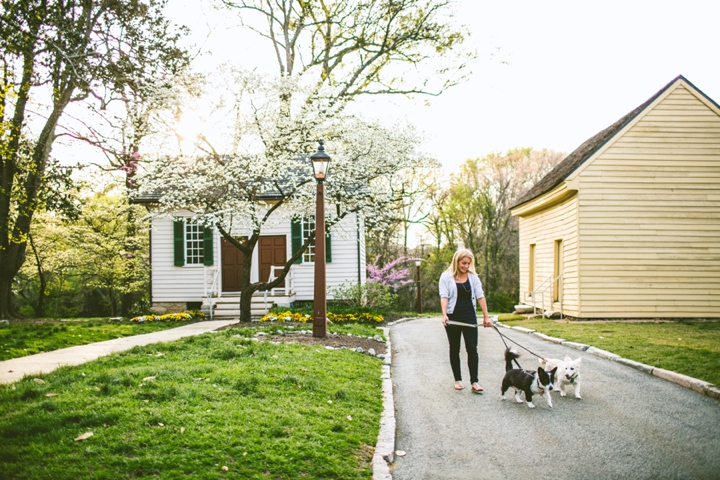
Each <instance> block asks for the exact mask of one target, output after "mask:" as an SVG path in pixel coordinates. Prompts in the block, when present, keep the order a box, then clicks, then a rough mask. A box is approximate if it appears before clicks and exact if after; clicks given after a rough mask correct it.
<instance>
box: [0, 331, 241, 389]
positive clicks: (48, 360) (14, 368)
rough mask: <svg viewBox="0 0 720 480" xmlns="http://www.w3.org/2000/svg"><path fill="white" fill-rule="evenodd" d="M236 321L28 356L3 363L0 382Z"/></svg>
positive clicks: (0, 364) (181, 336) (188, 335)
mask: <svg viewBox="0 0 720 480" xmlns="http://www.w3.org/2000/svg"><path fill="white" fill-rule="evenodd" d="M237 322H238V321H237V320H213V321H208V322H198V323H192V324H190V325H184V326H182V327H178V328H171V329H168V330H163V331H161V332H153V333H146V334H144V335H134V336H132V337H124V338H117V339H115V340H108V341H105V342H98V343H91V344H88V345H78V346H75V347H70V348H63V349H60V350H55V351H52V352H45V353H38V354H37V355H29V356H27V357H20V358H13V359H11V360H6V361H4V362H0V383H12V382H16V381H18V380H20V379H22V378H23V377H24V376H25V375H38V374H41V373H50V372H52V371H53V370H55V369H56V368H58V367H62V366H65V365H80V364H82V363H85V362H89V361H91V360H95V359H96V358H99V357H103V356H105V355H110V354H111V353H115V352H122V351H124V350H129V349H131V348H133V347H135V346H143V345H149V344H151V343H158V342H171V341H173V340H178V339H180V338H184V337H190V336H193V335H200V334H202V333H206V332H212V331H214V330H218V329H220V328H223V327H226V326H228V325H233V324H235V323H237Z"/></svg>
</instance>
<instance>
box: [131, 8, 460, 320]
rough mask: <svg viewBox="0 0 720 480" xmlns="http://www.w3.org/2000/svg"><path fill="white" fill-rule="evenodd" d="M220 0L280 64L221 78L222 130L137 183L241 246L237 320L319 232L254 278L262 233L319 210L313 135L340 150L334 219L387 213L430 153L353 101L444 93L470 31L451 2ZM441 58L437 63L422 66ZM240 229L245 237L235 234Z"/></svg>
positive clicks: (330, 184) (329, 194)
mask: <svg viewBox="0 0 720 480" xmlns="http://www.w3.org/2000/svg"><path fill="white" fill-rule="evenodd" d="M223 3H224V4H225V5H226V6H227V7H228V8H230V9H233V10H234V9H237V10H238V11H239V12H240V13H241V15H242V17H241V22H242V24H243V26H246V27H248V28H250V29H252V30H254V31H255V32H257V33H258V34H259V36H260V37H261V38H263V39H265V40H267V41H268V44H267V46H269V47H270V48H269V52H274V54H275V57H276V58H277V65H278V74H277V76H262V75H260V74H257V73H254V72H244V71H231V72H228V73H226V74H224V75H220V76H218V77H220V80H224V81H225V85H223V86H222V87H224V88H225V89H226V91H228V92H229V93H228V95H227V98H223V95H222V94H221V93H220V92H222V89H221V88H219V87H218V88H213V89H212V92H213V95H212V99H209V101H212V103H213V105H214V106H215V108H213V109H211V110H213V111H215V112H216V113H218V112H223V113H224V116H223V117H222V118H223V122H222V123H220V124H218V125H216V127H215V128H214V133H215V134H216V135H215V138H218V135H217V133H218V132H221V131H223V129H225V130H224V137H223V138H222V139H221V140H220V141H217V140H215V141H212V139H210V138H209V136H199V137H198V143H197V145H196V146H197V151H196V152H195V153H194V154H192V155H175V156H165V157H163V158H159V159H158V160H157V161H156V162H155V163H154V164H153V165H152V167H151V168H150V169H149V170H148V171H147V172H146V174H145V175H144V176H143V177H142V179H141V180H142V183H143V185H142V188H141V192H140V193H141V194H142V193H143V192H144V193H152V194H155V195H158V194H159V195H160V200H159V209H158V211H157V213H158V214H169V213H171V212H173V211H177V210H179V209H186V210H190V211H192V212H193V213H194V214H195V216H196V218H197V219H199V220H200V221H202V222H203V223H204V224H205V225H213V226H215V227H216V228H217V229H218V230H219V231H220V233H221V234H222V235H223V237H224V238H225V239H227V241H228V242H230V243H231V244H233V245H235V246H236V247H237V248H238V249H240V251H242V252H243V253H244V258H245V260H244V261H245V263H244V265H243V274H242V276H243V290H242V295H241V304H240V310H241V313H240V318H241V320H244V321H247V320H250V302H251V296H252V294H253V293H254V292H255V291H258V290H267V289H270V288H273V287H275V286H277V285H279V284H280V283H281V282H282V281H283V280H284V278H285V276H286V275H287V273H288V272H289V270H290V267H291V266H292V264H293V263H294V261H295V260H296V259H298V258H299V257H300V255H302V253H303V252H304V251H305V250H306V249H307V247H308V246H309V244H310V243H311V242H313V241H314V235H310V236H309V237H308V238H307V240H306V241H305V243H304V244H303V246H302V247H301V248H300V249H299V250H298V251H296V252H293V255H292V257H291V258H290V259H289V260H288V262H287V263H286V265H285V267H284V269H283V271H282V272H281V273H280V274H279V275H278V277H277V278H276V279H275V280H274V281H272V282H258V283H254V284H253V283H251V282H250V272H251V266H252V265H251V259H252V255H251V254H252V252H253V249H254V248H255V245H256V244H257V242H258V239H259V237H260V234H261V231H262V230H263V229H266V228H267V227H269V226H272V225H273V224H275V223H276V222H278V221H281V220H282V219H285V220H286V219H287V216H288V215H295V216H300V215H310V214H312V213H314V205H315V180H314V179H313V178H312V174H311V167H310V163H309V161H308V158H307V157H308V154H309V153H312V152H314V150H315V148H316V146H315V140H316V139H318V138H324V139H325V140H326V142H327V150H328V153H329V154H330V155H331V157H332V165H331V167H330V175H329V178H328V180H327V181H326V183H325V189H326V190H325V194H326V199H327V203H328V204H331V205H332V204H334V205H335V206H336V208H335V209H329V211H328V212H327V215H328V218H327V219H326V226H327V228H330V227H332V226H334V225H337V224H338V223H339V222H340V221H341V220H342V219H344V218H346V217H347V216H348V215H351V214H361V215H362V216H363V217H364V218H367V219H375V218H376V217H377V218H381V215H379V213H380V212H381V211H382V209H385V208H388V206H389V205H392V204H395V203H397V202H399V201H400V200H401V199H402V198H403V195H404V194H403V193H402V192H403V189H401V188H399V184H398V182H399V176H400V174H401V173H402V172H403V171H405V170H407V169H415V168H424V167H427V166H430V164H431V162H430V159H428V158H427V157H425V156H424V155H423V154H422V153H421V152H419V151H418V145H419V143H420V139H419V136H418V135H417V134H416V133H415V131H414V130H413V129H412V128H411V127H409V126H404V125H396V126H393V127H386V126H383V125H382V124H380V123H379V122H374V121H370V120H365V119H363V118H361V117H360V116H358V115H353V114H352V113H351V112H349V110H350V108H348V107H349V105H351V103H352V102H353V101H355V100H356V99H358V98H360V97H362V96H367V95H377V94H411V93H432V94H438V93H440V92H442V91H443V90H444V89H446V88H448V87H449V86H451V85H453V84H454V83H456V82H457V81H458V80H459V78H460V75H459V72H462V68H463V66H464V64H463V63H462V61H461V60H460V59H459V60H458V62H455V63H453V62H452V60H451V57H452V55H453V53H454V52H455V50H456V48H457V46H458V45H459V44H461V43H462V41H463V35H462V34H461V33H460V31H458V30H455V29H453V27H452V26H451V25H450V24H449V23H448V20H449V13H450V12H449V9H448V7H449V2H447V1H438V0H428V1H424V2H420V1H417V0H403V1H380V2H378V1H369V0H365V1H362V0H361V1H357V2H345V1H326V2H297V1H295V0H280V1H279V2H270V1H266V0H248V1H239V2H231V1H225V2H223ZM253 14H255V15H258V16H259V17H258V18H259V19H260V21H259V22H254V21H253V19H252V18H251V16H252V15H253ZM260 25H262V26H260ZM441 56H442V57H443V62H444V64H443V66H442V68H441V69H440V71H435V72H432V73H430V72H429V71H425V70H424V69H422V68H419V67H420V66H421V65H423V64H426V63H432V62H433V61H434V60H435V59H439V58H440V57H441ZM402 67H408V68H402ZM413 73H417V74H419V75H420V76H419V77H418V76H414V75H413ZM228 119H232V121H228ZM269 197H272V200H271V201H270V200H268V198H269ZM374 228H382V223H378V224H377V225H374ZM237 231H244V232H246V234H247V236H245V237H244V238H243V239H238V238H237V236H236V235H237V233H236V232H237Z"/></svg>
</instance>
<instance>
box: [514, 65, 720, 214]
mask: <svg viewBox="0 0 720 480" xmlns="http://www.w3.org/2000/svg"><path fill="white" fill-rule="evenodd" d="M680 80H682V81H683V82H685V83H687V84H688V85H689V86H690V87H692V88H693V89H694V90H695V91H696V92H698V93H699V94H700V95H702V97H703V98H705V99H706V100H708V101H709V102H710V103H711V104H712V105H714V106H715V107H716V108H717V109H718V110H720V105H718V104H717V103H716V102H715V101H714V100H713V99H712V98H710V97H708V96H707V95H706V94H705V92H703V91H702V90H700V89H699V88H697V87H696V86H695V85H694V84H693V83H692V82H691V81H689V80H688V79H687V78H685V77H684V76H682V75H678V76H677V77H675V78H673V79H672V80H671V81H670V82H669V83H668V84H667V85H665V86H664V87H663V88H661V89H660V90H658V91H657V92H656V93H655V94H654V95H653V96H651V97H650V98H649V99H647V100H646V101H645V102H643V103H641V104H640V105H638V106H637V107H635V109H633V110H631V111H630V112H629V113H632V112H633V111H634V110H636V111H635V113H633V114H632V115H630V116H629V117H628V118H627V119H625V121H624V122H623V123H622V124H620V125H618V126H617V127H616V128H615V130H614V132H612V133H611V134H610V135H608V137H607V138H605V139H604V140H603V141H602V142H600V143H599V144H598V145H596V146H595V147H594V148H593V149H592V150H590V151H589V152H587V153H586V154H585V155H584V156H583V158H582V159H581V160H579V161H578V162H577V163H576V164H575V165H574V166H573V167H572V168H571V169H570V170H569V171H568V172H566V173H565V174H564V175H563V176H562V177H559V178H558V179H557V181H556V182H555V183H553V184H552V185H549V186H545V187H544V188H543V189H542V190H541V191H539V192H537V193H535V194H534V195H533V196H532V197H530V198H527V199H525V198H524V197H525V195H523V196H522V197H520V199H519V200H520V201H519V202H517V203H516V204H514V205H512V206H511V207H510V210H512V209H516V208H517V207H520V206H521V205H523V204H525V203H528V202H531V201H533V200H535V199H536V198H538V197H540V196H542V195H545V194H546V193H547V192H549V191H551V190H553V189H554V188H556V187H557V186H558V185H560V184H561V183H562V182H563V181H565V180H566V179H567V178H568V177H569V176H571V175H572V174H573V173H574V172H575V171H576V170H577V169H579V168H580V167H581V166H582V165H584V164H585V162H587V161H588V160H589V159H590V158H592V157H593V155H595V154H596V153H597V152H598V151H600V150H601V149H602V148H603V147H605V145H607V143H608V142H610V141H611V140H612V139H614V138H615V137H616V136H617V135H618V133H620V132H621V131H622V130H623V129H624V128H625V127H626V126H627V125H629V124H630V123H632V122H633V120H635V119H636V118H637V117H638V116H639V115H640V114H642V113H643V112H644V111H645V110H647V108H648V107H649V106H650V105H652V103H653V102H655V100H657V99H658V98H659V97H660V96H662V95H663V94H664V93H665V92H666V91H667V90H668V89H669V88H670V87H672V86H673V85H674V84H676V83H677V82H678V81H680ZM626 115H627V114H626ZM620 118H622V117H620ZM610 127H612V125H610V126H609V127H607V128H610ZM602 132H603V130H601V131H600V132H598V133H596V134H595V135H593V137H595V136H597V135H600V134H601V133H602ZM593 137H590V138H589V139H588V140H586V141H585V142H583V143H582V144H580V146H578V147H577V148H576V149H575V150H573V151H572V152H571V153H570V154H569V155H567V156H566V157H565V159H567V158H569V157H570V156H572V154H573V153H574V152H575V151H577V150H578V149H580V148H582V146H583V145H585V144H586V143H587V142H588V141H589V140H591V139H592V138H593ZM563 161H564V160H563ZM562 163H563V162H562V161H561V162H560V163H558V165H557V166H559V165H561V164H562ZM557 166H556V168H557ZM551 174H552V171H551V172H549V173H548V174H547V175H546V176H545V177H543V178H542V179H540V180H539V181H538V182H537V183H536V184H535V185H538V184H539V183H540V182H542V180H543V179H544V178H546V177H547V176H548V175H551ZM533 188H534V187H533ZM533 188H531V189H530V190H529V191H528V193H529V192H530V191H532V189H533Z"/></svg>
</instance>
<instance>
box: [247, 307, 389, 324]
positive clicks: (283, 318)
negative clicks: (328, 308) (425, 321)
mask: <svg viewBox="0 0 720 480" xmlns="http://www.w3.org/2000/svg"><path fill="white" fill-rule="evenodd" d="M327 318H328V321H330V322H332V323H352V322H356V323H380V322H382V321H383V316H382V315H374V314H371V313H332V312H328V314H327ZM260 321H261V322H300V323H307V322H311V321H312V316H310V315H309V314H307V313H298V312H292V311H290V310H287V311H284V312H272V313H268V314H267V315H265V316H263V317H262V318H261V319H260Z"/></svg>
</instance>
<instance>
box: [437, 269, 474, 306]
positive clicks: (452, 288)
mask: <svg viewBox="0 0 720 480" xmlns="http://www.w3.org/2000/svg"><path fill="white" fill-rule="evenodd" d="M468 279H470V296H471V298H472V304H473V310H477V301H476V299H478V298H483V297H484V296H485V293H484V292H483V289H482V283H481V282H480V278H479V277H478V276H477V275H473V274H472V273H469V272H468ZM438 289H439V290H440V298H443V297H447V299H448V306H447V313H448V315H449V314H451V313H453V311H454V310H455V304H456V303H457V285H456V283H455V277H453V274H452V272H451V271H450V270H445V271H444V272H443V274H442V275H440V281H439V282H438Z"/></svg>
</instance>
